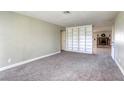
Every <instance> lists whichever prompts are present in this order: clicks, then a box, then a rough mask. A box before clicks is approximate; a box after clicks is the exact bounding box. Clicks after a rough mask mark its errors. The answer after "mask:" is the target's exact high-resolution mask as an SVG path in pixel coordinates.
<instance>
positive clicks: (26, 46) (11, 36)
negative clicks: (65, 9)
mask: <svg viewBox="0 0 124 93" xmlns="http://www.w3.org/2000/svg"><path fill="white" fill-rule="evenodd" d="M60 30H61V27H60V26H57V25H53V24H49V23H47V22H44V21H41V20H38V19H35V18H32V17H27V16H23V15H20V14H17V13H14V12H0V67H4V66H8V65H11V64H15V63H17V62H21V61H25V60H28V59H33V58H36V57H40V56H43V55H47V54H50V53H54V52H58V51H60Z"/></svg>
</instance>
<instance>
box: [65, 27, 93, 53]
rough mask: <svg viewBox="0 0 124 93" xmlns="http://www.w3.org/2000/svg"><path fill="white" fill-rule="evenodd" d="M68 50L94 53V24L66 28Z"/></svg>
mask: <svg viewBox="0 0 124 93" xmlns="http://www.w3.org/2000/svg"><path fill="white" fill-rule="evenodd" d="M66 50H68V51H77V52H84V53H92V25H86V26H79V27H69V28H66Z"/></svg>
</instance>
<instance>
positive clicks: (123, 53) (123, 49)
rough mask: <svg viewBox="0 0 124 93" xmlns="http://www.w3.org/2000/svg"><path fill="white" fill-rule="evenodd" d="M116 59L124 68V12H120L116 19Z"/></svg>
mask: <svg viewBox="0 0 124 93" xmlns="http://www.w3.org/2000/svg"><path fill="white" fill-rule="evenodd" d="M114 29H115V38H114V39H113V40H115V59H116V61H117V62H118V63H119V65H120V66H121V67H122V69H123V70H124V12H120V13H119V14H118V16H117V18H116V20H115V27H114Z"/></svg>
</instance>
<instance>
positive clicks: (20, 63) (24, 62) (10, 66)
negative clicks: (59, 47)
mask: <svg viewBox="0 0 124 93" xmlns="http://www.w3.org/2000/svg"><path fill="white" fill-rule="evenodd" d="M58 53H61V51H58V52H54V53H51V54H47V55H44V56H40V57H37V58H33V59H29V60H26V61H22V62H18V63H15V64H12V65H9V66H5V67H2V68H0V71H4V70H7V69H10V68H13V67H17V66H20V65H23V64H27V63H30V62H33V61H35V60H38V59H42V58H45V57H48V56H52V55H55V54H58Z"/></svg>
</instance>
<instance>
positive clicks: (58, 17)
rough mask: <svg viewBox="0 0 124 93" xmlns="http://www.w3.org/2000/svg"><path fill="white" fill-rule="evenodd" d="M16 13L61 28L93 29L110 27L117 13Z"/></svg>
mask: <svg viewBox="0 0 124 93" xmlns="http://www.w3.org/2000/svg"><path fill="white" fill-rule="evenodd" d="M70 12H71V14H63V11H17V12H16V13H20V14H23V15H26V16H31V17H34V18H37V19H40V20H44V21H46V22H49V23H53V24H56V25H60V26H63V27H69V26H79V25H87V24H92V25H93V26H95V27H103V26H111V25H112V24H113V22H114V19H115V17H116V15H117V13H118V12H113V11H70Z"/></svg>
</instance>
